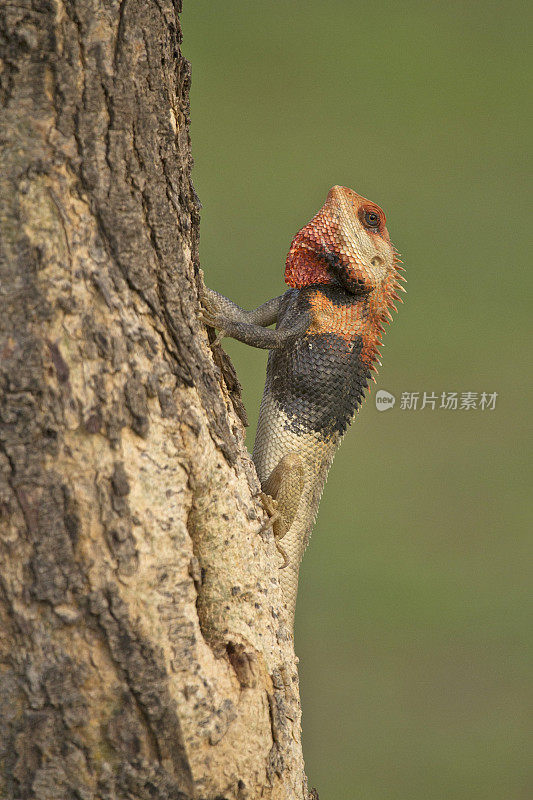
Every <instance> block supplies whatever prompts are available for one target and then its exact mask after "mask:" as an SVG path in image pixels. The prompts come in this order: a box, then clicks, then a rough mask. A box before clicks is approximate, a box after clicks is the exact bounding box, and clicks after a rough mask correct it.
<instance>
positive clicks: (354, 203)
mask: <svg viewBox="0 0 533 800" xmlns="http://www.w3.org/2000/svg"><path fill="white" fill-rule="evenodd" d="M365 213H366V214H368V213H374V214H376V215H378V216H379V226H378V227H376V228H374V229H369V228H368V227H367V226H366V227H365V223H364V220H365ZM401 264H402V262H401V259H400V254H399V253H398V251H397V250H396V248H395V247H394V246H393V244H392V243H391V241H390V237H389V233H388V231H387V228H386V227H385V214H384V212H383V211H382V209H381V208H379V206H377V205H376V204H375V203H372V202H371V201H369V200H367V199H366V198H364V197H362V196H361V195H358V194H357V193H356V192H354V191H353V190H352V189H348V188H347V187H345V186H334V187H333V188H332V189H331V190H330V192H329V194H328V196H327V199H326V202H325V203H324V205H323V206H322V208H321V209H320V211H319V212H318V213H317V214H315V216H314V217H313V219H312V220H311V221H310V222H309V223H308V224H307V225H305V226H304V227H303V228H302V229H301V230H300V231H299V232H298V233H297V234H296V236H295V237H294V239H293V241H292V243H291V246H290V249H289V253H288V255H287V260H286V265H285V281H286V283H288V285H289V286H292V287H294V288H297V289H303V288H304V287H306V286H311V285H313V286H314V285H317V286H316V289H317V291H316V293H315V294H314V295H313V297H312V298H310V303H311V308H312V309H313V310H315V311H316V312H317V317H319V318H320V319H321V322H320V324H318V323H315V324H314V325H313V326H312V327H311V329H310V330H309V334H310V335H319V334H320V333H325V332H326V331H325V325H329V326H330V327H329V332H330V333H331V334H334V335H335V336H337V337H340V338H342V339H343V340H345V341H351V340H353V339H354V337H355V336H361V337H362V341H363V347H362V350H361V356H360V357H361V361H362V362H363V363H364V364H365V365H366V367H367V368H368V369H370V370H372V371H377V368H376V365H375V363H376V362H378V361H379V359H378V355H379V347H380V346H381V344H382V342H381V338H382V333H383V332H384V330H385V327H384V325H385V324H388V323H389V322H390V321H391V320H392V314H391V312H390V309H393V310H394V311H397V308H396V305H395V303H394V301H395V300H399V301H400V302H403V301H402V299H401V297H400V295H399V294H398V292H405V289H404V287H403V286H402V285H401V282H403V281H405V278H404V277H403V275H401V272H403V271H404V268H403V267H402V266H401ZM320 285H324V286H331V285H340V286H342V287H343V288H344V289H345V290H346V291H347V292H348V293H350V294H353V304H352V305H351V306H349V310H348V311H347V310H346V307H344V308H341V307H338V306H337V307H336V309H335V308H333V307H332V306H331V303H328V302H327V300H326V298H324V297H322V298H321V297H320ZM371 377H372V380H373V381H374V382H375V378H374V376H371Z"/></svg>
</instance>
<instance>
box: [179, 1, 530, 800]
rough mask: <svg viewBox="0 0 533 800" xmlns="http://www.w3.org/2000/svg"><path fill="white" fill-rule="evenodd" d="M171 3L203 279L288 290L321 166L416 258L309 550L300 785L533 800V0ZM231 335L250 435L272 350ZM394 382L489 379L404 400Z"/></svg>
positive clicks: (240, 287) (301, 624)
mask: <svg viewBox="0 0 533 800" xmlns="http://www.w3.org/2000/svg"><path fill="white" fill-rule="evenodd" d="M184 6H185V8H184V12H183V15H182V26H183V35H184V43H183V49H184V53H185V55H186V56H187V57H188V58H189V59H190V61H191V62H192V75H193V82H192V94H191V103H192V129H191V130H192V146H193V155H194V158H195V168H194V182H195V186H196V189H197V191H198V193H199V196H200V199H201V201H202V203H203V212H202V224H201V258H202V265H203V268H204V270H205V274H206V280H207V282H208V284H209V285H210V286H212V287H213V288H215V289H217V290H219V291H221V292H222V293H224V294H226V295H228V296H229V297H231V298H232V299H233V300H235V301H236V302H237V303H239V304H240V305H242V306H244V307H253V306H255V305H258V304H259V303H261V302H263V301H264V300H266V299H268V298H270V297H272V296H274V295H276V294H280V293H281V292H283V290H284V284H283V265H284V260H285V255H286V252H287V250H288V246H289V243H290V241H291V238H292V236H293V235H294V233H295V232H296V231H297V230H298V229H299V228H300V227H301V226H302V225H304V224H305V223H306V222H307V221H308V220H309V219H310V218H311V217H312V216H313V215H314V213H315V212H316V211H317V210H318V209H319V207H320V206H321V205H322V203H323V201H324V199H325V196H326V193H327V191H328V189H329V188H330V186H332V185H333V184H335V183H340V184H344V185H346V186H350V187H352V188H354V189H355V190H356V191H357V192H359V193H360V194H363V195H364V196H365V197H368V198H370V199H371V200H374V201H376V202H377V203H379V204H380V205H381V206H382V207H383V208H384V209H385V211H386V214H387V219H388V228H389V232H390V234H391V238H392V240H393V242H394V243H395V245H396V246H397V248H398V249H399V250H400V251H401V252H402V253H403V256H404V261H405V264H406V266H407V269H408V273H407V277H408V294H407V295H406V303H405V305H404V306H401V307H400V313H399V314H398V316H397V317H395V320H394V323H393V324H392V325H391V327H390V328H389V330H388V331H387V335H386V337H385V343H386V346H385V348H384V349H383V367H382V368H381V370H380V374H379V377H378V386H377V387H376V388H382V389H386V390H388V391H390V392H392V393H393V394H395V395H396V397H397V402H396V406H395V408H394V409H393V410H390V411H387V412H386V413H380V412H378V411H377V410H376V408H375V403H374V398H375V391H376V389H374V390H373V392H372V394H371V395H370V398H369V399H368V400H367V401H366V403H365V405H364V406H363V408H362V410H361V411H360V412H359V414H358V416H357V418H356V420H355V422H354V425H353V426H352V428H351V430H350V431H349V433H348V435H347V437H346V439H345V441H344V443H343V445H342V447H341V449H340V451H339V453H338V455H337V457H336V460H335V463H334V466H333V468H332V470H331V473H330V477H329V481H328V484H327V487H326V491H325V494H324V497H323V500H322V504H321V508H320V514H319V517H318V521H317V525H316V528H315V531H314V534H313V537H312V543H311V547H310V548H309V550H308V551H307V553H306V555H305V558H304V562H303V568H302V573H301V589H300V595H299V600H298V609H297V621H296V647H297V653H298V655H299V657H300V668H301V691H302V699H303V710H304V719H303V729H304V752H305V758H306V765H307V771H308V775H309V778H310V783H311V785H314V786H316V787H317V788H318V789H319V791H320V797H321V800H333V799H335V800H339V798H362V799H363V798H364V800H396V799H398V800H400V798H401V800H406V799H407V798H409V800H522V799H524V800H525V799H526V798H527V799H528V800H529V799H530V798H531V797H533V781H532V775H531V773H530V772H529V765H530V763H531V760H532V744H533V742H532V740H531V737H530V736H529V730H530V728H529V725H530V719H529V714H530V710H531V709H530V707H528V694H529V690H530V687H531V665H532V660H531V649H532V648H531V645H532V637H531V635H530V634H531V614H530V611H531V609H530V608H528V604H529V596H530V589H531V570H530V565H531V549H530V545H529V532H530V529H531V523H530V519H529V515H530V508H529V509H528V505H529V503H528V501H529V499H530V489H529V487H528V485H527V478H528V472H529V471H530V470H531V441H530V440H529V442H528V437H527V432H528V429H530V425H531V415H532V409H531V392H530V387H531V384H530V382H529V381H528V377H527V374H526V369H527V367H528V366H530V363H529V364H528V361H527V359H528V351H529V353H530V352H531V351H530V341H529V339H530V334H528V333H527V330H528V322H529V319H530V316H531V312H530V300H531V289H532V286H531V277H530V275H531V269H530V267H529V264H528V263H527V260H528V259H527V257H528V256H529V255H530V251H529V249H526V233H525V231H528V229H530V228H531V220H530V214H529V212H528V208H527V203H526V177H527V175H526V152H527V151H528V150H529V149H530V145H529V144H526V134H527V133H528V132H529V131H528V123H530V122H531V117H529V119H528V115H527V109H526V97H527V92H528V91H529V90H530V80H531V77H530V75H528V73H527V60H526V59H527V46H528V43H527V41H526V31H527V26H528V21H529V23H530V22H531V14H529V20H528V19H527V16H528V15H527V8H528V7H527V6H526V4H522V3H520V4H519V3H513V2H500V3H491V2H485V3H478V2H473V3H470V4H464V3H459V2H447V3H422V2H419V3H417V2H405V3H398V2H389V3H386V2H385V3H384V2H375V3H368V2H366V3H360V2H359V3H358V2H349V1H348V0H330V2H318V0H307V2H303V1H302V2H296V1H294V2H290V1H287V0H285V2H277V1H276V2H267V3H253V2H246V0H226V2H224V3H219V2H212V1H211V2H207V0H194V1H193V0H189V1H188V2H187V0H185V3H184ZM529 7H530V8H531V6H529ZM524 339H525V340H526V341H525V343H524ZM224 347H225V349H226V350H227V352H228V353H230V355H231V357H232V359H233V360H234V363H235V364H236V367H237V370H238V373H239V377H240V379H241V382H242V384H243V387H244V399H245V402H246V406H247V409H248V413H249V416H250V423H251V424H250V428H249V445H250V447H251V446H252V442H253V436H254V429H255V423H256V419H257V411H258V408H259V402H260V397H261V393H262V388H263V380H264V370H265V362H266V354H265V353H263V352H261V351H256V350H253V349H251V348H246V347H245V346H244V345H241V344H238V343H235V342H232V341H230V340H225V342H224ZM404 391H407V392H415V391H419V392H421V393H423V392H424V391H426V392H431V391H434V392H436V393H437V394H440V393H441V392H442V391H447V392H451V391H458V392H465V391H472V392H478V393H480V392H483V391H486V392H498V398H497V402H496V408H495V410H493V411H481V410H479V409H478V410H470V411H465V410H457V411H445V410H440V409H438V408H437V409H436V410H434V411H432V410H429V409H424V410H420V409H419V410H417V411H407V410H403V411H402V410H401V409H400V408H399V399H400V396H401V393H402V392H404ZM528 772H529V774H528Z"/></svg>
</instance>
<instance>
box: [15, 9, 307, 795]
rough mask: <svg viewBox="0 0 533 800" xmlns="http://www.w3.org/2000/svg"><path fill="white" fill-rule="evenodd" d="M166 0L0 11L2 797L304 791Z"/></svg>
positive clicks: (267, 559)
mask: <svg viewBox="0 0 533 800" xmlns="http://www.w3.org/2000/svg"><path fill="white" fill-rule="evenodd" d="M176 6H179V3H175V4H173V3H172V2H171V0H157V1H156V2H146V0H121V2H115V1H114V0H106V1H105V2H98V1H97V0H33V2H30V0H18V2H17V3H13V4H10V3H9V2H4V3H3V5H2V10H1V11H0V58H1V60H0V146H1V157H2V163H1V165H0V183H1V187H0V196H1V198H2V200H1V205H0V548H1V578H0V626H1V637H0V797H2V798H14V799H15V798H16V799H17V800H20V799H21V798H33V799H34V800H45V799H46V800H62V799H63V798H65V800H66V799H67V798H69V800H70V799H71V798H82V799H83V800H88V799H89V798H102V799H104V798H105V799H106V800H107V799H109V800H115V798H130V799H132V798H150V800H154V798H174V799H175V800H177V799H178V798H213V799H214V798H219V800H220V799H221V798H228V800H230V799H233V798H239V799H240V800H243V799H244V798H256V797H261V798H291V800H292V799H293V798H302V799H303V798H307V797H310V796H314V793H313V792H312V793H311V794H309V793H308V791H307V789H306V781H305V775H304V771H303V760H302V752H301V744H300V707H299V698H298V677H297V670H296V659H295V656H294V652H293V644H292V637H291V635H290V632H289V630H288V628H287V623H286V620H285V616H284V613H283V612H282V610H281V608H282V606H281V597H280V590H279V586H278V580H277V569H276V550H275V547H274V544H273V540H272V533H271V531H269V532H268V533H267V534H262V535H259V533H258V531H259V530H260V528H261V525H262V524H263V523H264V522H265V518H264V514H263V512H262V510H261V507H260V505H259V503H258V500H257V494H258V491H259V485H258V482H257V478H256V476H255V472H254V469H253V465H252V463H251V461H250V458H249V456H248V454H247V452H246V449H245V447H244V439H243V427H242V424H241V421H240V419H239V415H240V416H241V417H242V409H241V407H240V405H239V404H240V400H239V398H238V383H237V381H236V379H235V376H234V374H233V372H232V368H231V365H230V364H229V362H228V361H227V359H226V358H225V357H224V356H223V354H222V352H221V351H220V349H218V348H216V358H217V364H215V363H214V362H213V357H212V353H211V350H210V348H209V345H208V341H207V338H206V335H205V333H204V329H203V326H202V325H201V323H199V321H198V319H197V308H198V303H197V284H196V278H195V271H196V273H197V242H198V222H199V213H198V209H199V204H198V201H197V198H196V196H195V193H194V189H193V187H192V184H191V179H190V169H191V156H190V142H189V129H188V122H189V119H188V88H189V80H190V72H189V65H188V63H187V62H186V61H185V60H184V59H183V58H182V56H181V53H180V48H179V46H180V41H181V34H180V28H179V23H178V18H177V13H178V11H179V10H180V9H179V8H176ZM224 377H225V380H224V379H223V378H224Z"/></svg>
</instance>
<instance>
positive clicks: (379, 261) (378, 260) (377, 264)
mask: <svg viewBox="0 0 533 800" xmlns="http://www.w3.org/2000/svg"><path fill="white" fill-rule="evenodd" d="M370 263H371V264H372V266H373V267H380V266H381V265H382V264H383V260H382V259H381V258H380V256H374V258H373V259H372V260H371V262H370Z"/></svg>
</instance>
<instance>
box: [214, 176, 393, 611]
mask: <svg viewBox="0 0 533 800" xmlns="http://www.w3.org/2000/svg"><path fill="white" fill-rule="evenodd" d="M400 264H401V262H400V260H399V258H398V254H397V252H396V250H395V249H394V247H393V245H392V244H391V241H390V238H389V234H388V231H387V228H386V227H385V214H384V213H383V211H382V210H381V209H380V208H379V206H376V205H375V203H371V202H370V201H369V200H366V199H365V198H364V197H361V196H360V195H358V194H356V193H355V192H354V191H352V190H351V189H347V188H346V187H343V186H334V187H333V188H332V189H331V190H330V192H329V194H328V196H327V199H326V202H325V204H324V205H323V206H322V208H321V209H320V211H319V212H318V214H316V216H315V217H313V219H312V220H311V222H309V223H308V224H307V225H306V226H305V227H304V228H302V229H301V231H299V232H298V233H297V234H296V236H295V237H294V239H293V241H292V243H291V247H290V250H289V253H288V255H287V261H286V265H285V281H286V283H287V284H288V285H289V286H290V287H291V288H290V289H289V290H288V291H287V292H286V293H285V294H284V295H282V296H281V297H276V298H274V299H273V300H269V301H268V302H267V303H265V304H264V305H262V306H260V307H259V308H257V309H255V310H254V311H244V310H243V309H241V308H239V306H236V305H235V304H234V303H232V302H231V301H230V300H228V299H227V298H225V297H223V296H222V295H220V294H218V293H217V292H214V291H212V290H211V289H207V288H205V289H204V292H203V296H202V305H203V318H204V320H205V321H206V323H207V324H209V325H212V326H213V327H216V328H218V329H220V334H219V337H220V336H222V335H226V336H232V337H233V338H235V339H239V340H240V341H243V342H246V343H247V344H250V345H253V346H254V347H261V348H268V349H270V350H271V353H270V356H269V359H268V366H267V376H266V384H265V390H264V394H263V400H262V402H261V411H260V415H259V423H258V427H257V435H256V439H255V444H254V452H253V460H254V464H255V467H256V470H257V475H258V477H259V480H260V482H261V486H262V489H263V492H264V493H265V497H264V501H265V507H266V508H267V510H268V511H269V513H270V514H271V517H272V519H271V523H272V525H273V529H274V534H275V536H276V541H277V543H278V549H279V550H280V553H281V556H282V557H283V568H282V569H281V572H280V582H281V587H282V591H283V595H284V599H285V603H286V606H287V610H288V613H289V616H290V618H291V621H292V619H293V617H294V609H295V604H296V594H297V590H298V571H299V567H300V561H301V559H302V555H303V552H304V550H305V548H306V546H307V543H308V541H309V537H310V534H311V531H312V528H313V524H314V521H315V518H316V514H317V511H318V504H319V502H320V497H321V495H322V491H323V488H324V484H325V482H326V478H327V474H328V470H329V468H330V466H331V462H332V461H333V457H334V455H335V452H336V450H337V447H338V446H339V444H340V442H341V440H342V437H343V436H344V434H345V432H346V429H347V427H348V425H349V424H350V422H351V421H352V419H353V417H354V414H355V412H356V411H357V409H358V408H359V406H360V405H361V403H362V401H363V399H364V392H365V389H367V388H368V383H369V380H370V379H372V380H374V378H373V377H372V372H373V371H376V363H381V362H379V360H378V355H379V351H378V348H379V345H380V343H381V336H382V333H383V331H384V323H386V322H389V321H390V320H391V319H392V315H391V313H390V309H391V308H394V309H395V310H396V307H395V306H394V302H393V301H394V300H395V299H396V300H400V297H399V296H398V294H397V292H398V290H400V291H405V290H404V289H403V287H402V286H401V285H400V281H403V280H404V278H403V277H402V276H401V275H400V271H402V270H403V267H401V266H400ZM274 322H276V323H277V325H276V330H271V329H269V328H268V327H267V326H268V325H272V324H273V323H274Z"/></svg>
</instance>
